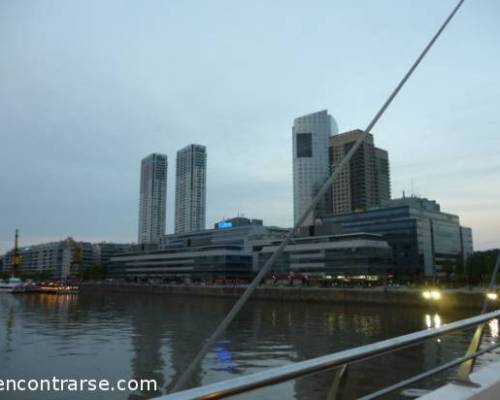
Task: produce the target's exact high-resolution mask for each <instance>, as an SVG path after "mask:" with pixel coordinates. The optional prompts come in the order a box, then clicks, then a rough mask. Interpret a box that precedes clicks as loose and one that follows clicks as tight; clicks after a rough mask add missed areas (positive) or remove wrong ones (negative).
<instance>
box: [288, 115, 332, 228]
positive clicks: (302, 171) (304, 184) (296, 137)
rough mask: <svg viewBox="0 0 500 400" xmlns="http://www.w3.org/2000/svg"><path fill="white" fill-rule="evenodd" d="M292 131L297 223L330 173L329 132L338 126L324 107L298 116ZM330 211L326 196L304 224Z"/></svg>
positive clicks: (294, 200) (294, 201) (328, 200)
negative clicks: (321, 109)
mask: <svg viewBox="0 0 500 400" xmlns="http://www.w3.org/2000/svg"><path fill="white" fill-rule="evenodd" d="M292 133H293V213H294V221H295V222H297V220H298V219H299V218H300V216H301V215H302V214H303V213H304V211H305V210H306V208H307V207H308V206H309V204H310V203H311V201H312V199H313V197H314V196H315V194H316V193H318V191H319V190H320V188H321V186H322V185H323V183H325V181H326V180H327V179H328V177H329V175H330V164H329V156H328V144H329V138H330V135H335V134H336V133H338V127H337V123H336V122H335V120H334V119H333V118H332V116H331V115H330V114H328V110H323V111H319V112H316V113H313V114H309V115H304V116H302V117H299V118H296V119H295V121H294V124H293V129H292ZM329 211H331V199H330V196H326V197H325V199H323V200H322V201H321V202H320V204H318V207H316V209H315V210H314V212H313V215H309V217H308V218H307V219H306V220H305V222H304V225H312V224H313V223H314V220H315V218H316V217H319V216H322V215H325V214H328V213H329Z"/></svg>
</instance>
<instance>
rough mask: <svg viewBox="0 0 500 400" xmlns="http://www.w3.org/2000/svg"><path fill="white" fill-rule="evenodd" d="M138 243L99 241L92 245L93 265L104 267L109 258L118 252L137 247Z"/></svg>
mask: <svg viewBox="0 0 500 400" xmlns="http://www.w3.org/2000/svg"><path fill="white" fill-rule="evenodd" d="M138 247H139V246H138V245H137V244H134V243H112V242H100V243H94V244H93V245H92V248H93V252H94V265H100V266H103V267H105V266H106V265H107V264H108V262H109V260H110V258H111V257H113V256H116V255H118V254H123V253H130V252H132V251H134V250H137V249H138Z"/></svg>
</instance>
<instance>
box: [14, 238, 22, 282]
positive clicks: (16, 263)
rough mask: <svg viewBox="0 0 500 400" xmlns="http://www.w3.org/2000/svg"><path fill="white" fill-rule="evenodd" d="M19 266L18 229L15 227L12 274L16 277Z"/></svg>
mask: <svg viewBox="0 0 500 400" xmlns="http://www.w3.org/2000/svg"><path fill="white" fill-rule="evenodd" d="M20 266H21V253H20V251H19V229H16V236H15V240H14V252H13V254H12V276H15V277H17V275H18V273H19V267H20Z"/></svg>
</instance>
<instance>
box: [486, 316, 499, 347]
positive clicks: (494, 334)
mask: <svg viewBox="0 0 500 400" xmlns="http://www.w3.org/2000/svg"><path fill="white" fill-rule="evenodd" d="M488 328H489V330H490V336H491V339H493V340H492V342H494V343H496V342H495V340H494V339H497V338H498V319H492V320H490V321H489V322H488Z"/></svg>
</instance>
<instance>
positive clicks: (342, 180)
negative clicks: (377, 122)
mask: <svg viewBox="0 0 500 400" xmlns="http://www.w3.org/2000/svg"><path fill="white" fill-rule="evenodd" d="M362 133H363V132H362V131H361V130H359V129H357V130H354V131H349V132H345V133H341V134H338V135H335V136H332V137H331V138H330V161H331V169H332V171H334V170H335V168H337V166H338V165H339V164H340V162H341V161H342V159H343V158H344V157H345V155H346V154H347V153H348V151H349V150H350V149H351V147H352V146H353V145H354V143H355V142H356V140H358V138H359V137H360V136H361V135H362ZM390 198H391V181H390V171H389V156H388V153H387V151H385V150H382V149H379V148H377V147H375V145H374V143H373V135H371V134H369V135H368V136H367V138H366V139H365V141H364V142H363V143H362V144H361V146H360V147H359V148H358V149H357V150H356V153H354V155H353V157H352V158H351V161H350V162H349V165H347V166H346V167H344V169H343V170H342V172H341V173H340V175H339V176H338V178H337V180H336V181H335V182H334V183H333V185H332V211H333V215H339V214H346V213H352V212H355V211H365V210H367V209H369V208H371V207H374V206H380V205H381V204H382V202H384V201H386V200H389V199H390Z"/></svg>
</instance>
